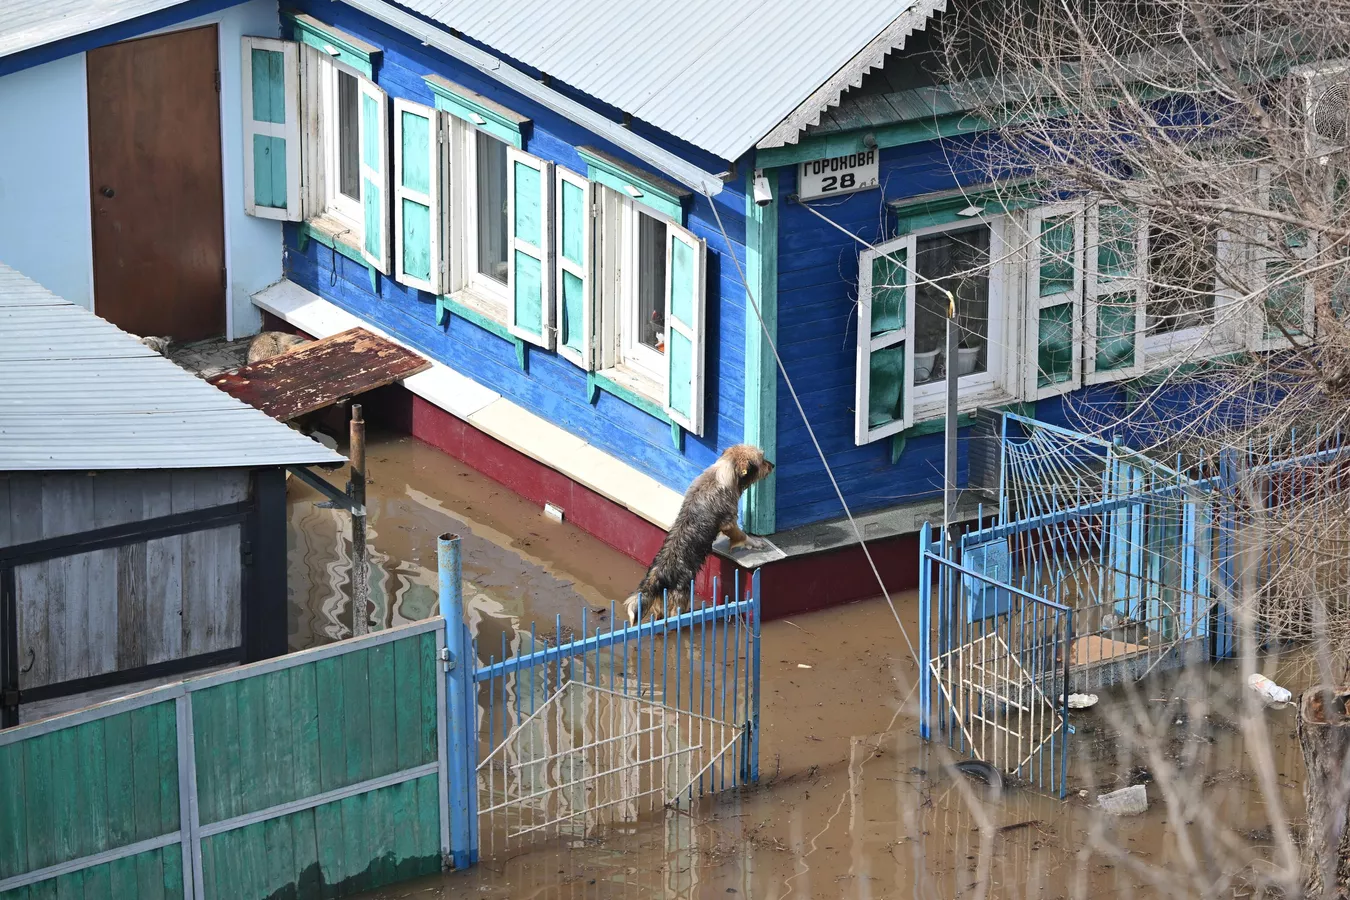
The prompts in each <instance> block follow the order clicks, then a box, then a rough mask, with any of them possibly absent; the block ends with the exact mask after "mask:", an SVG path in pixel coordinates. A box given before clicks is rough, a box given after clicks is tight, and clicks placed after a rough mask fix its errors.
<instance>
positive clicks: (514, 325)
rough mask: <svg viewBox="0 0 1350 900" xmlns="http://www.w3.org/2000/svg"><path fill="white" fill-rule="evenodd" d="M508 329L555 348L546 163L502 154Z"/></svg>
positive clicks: (549, 188)
mask: <svg viewBox="0 0 1350 900" xmlns="http://www.w3.org/2000/svg"><path fill="white" fill-rule="evenodd" d="M506 173H507V174H506V223H507V232H508V239H507V242H506V246H507V248H508V253H509V256H510V258H509V259H508V261H507V267H506V294H507V327H508V328H509V329H510V331H511V333H512V334H514V335H515V336H516V337H519V338H523V339H524V340H527V341H529V342H530V343H532V344H538V345H539V346H541V347H546V348H550V349H551V348H552V347H553V269H552V260H551V255H552V247H553V239H552V231H553V211H552V209H551V208H550V205H549V198H550V196H551V195H552V183H553V173H552V171H551V167H550V164H549V163H547V162H545V161H544V160H542V159H539V158H537V157H534V156H530V155H529V154H528V153H523V152H521V151H520V150H517V149H516V148H514V147H508V148H507V150H506Z"/></svg>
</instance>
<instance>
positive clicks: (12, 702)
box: [0, 688, 19, 706]
mask: <svg viewBox="0 0 1350 900" xmlns="http://www.w3.org/2000/svg"><path fill="white" fill-rule="evenodd" d="M18 705H19V692H18V691H17V690H15V689H14V688H7V689H5V690H3V691H0V706H18Z"/></svg>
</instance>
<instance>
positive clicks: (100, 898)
mask: <svg viewBox="0 0 1350 900" xmlns="http://www.w3.org/2000/svg"><path fill="white" fill-rule="evenodd" d="M112 896H114V894H113V892H112V868H111V867H110V866H109V865H108V864H107V863H104V864H103V865H101V866H94V867H93V868H92V869H85V870H84V900H106V898H108V897H112Z"/></svg>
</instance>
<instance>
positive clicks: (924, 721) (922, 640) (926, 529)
mask: <svg viewBox="0 0 1350 900" xmlns="http://www.w3.org/2000/svg"><path fill="white" fill-rule="evenodd" d="M932 530H933V529H932V526H931V525H929V524H928V523H927V522H924V523H923V527H922V528H920V529H919V734H920V735H921V736H922V737H923V739H924V740H925V741H928V740H932V737H933V732H932V723H931V722H930V721H929V717H928V713H929V711H928V705H929V703H930V702H931V698H930V697H929V693H928V692H929V691H931V690H932V687H933V686H932V684H931V683H929V680H928V660H929V659H930V654H931V653H932V648H931V647H930V646H929V643H928V642H929V640H930V632H931V630H932V627H931V626H932V615H933V564H932V562H931V561H930V560H929V559H928V552H929V548H930V546H931V544H932V540H933V538H932Z"/></svg>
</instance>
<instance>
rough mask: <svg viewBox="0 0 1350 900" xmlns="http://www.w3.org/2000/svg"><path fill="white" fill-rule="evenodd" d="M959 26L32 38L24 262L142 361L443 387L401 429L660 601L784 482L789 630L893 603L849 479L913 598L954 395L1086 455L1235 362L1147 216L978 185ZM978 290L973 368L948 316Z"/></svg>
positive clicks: (333, 22) (722, 561)
mask: <svg viewBox="0 0 1350 900" xmlns="http://www.w3.org/2000/svg"><path fill="white" fill-rule="evenodd" d="M70 5H78V7H79V8H80V9H81V10H82V11H83V14H82V15H81V16H80V17H78V23H77V24H72V20H71V18H70V17H68V16H62V15H60V11H61V10H62V9H64V8H65V7H66V6H70ZM942 5H943V4H941V3H940V2H936V0H903V2H898V3H877V2H862V0H846V2H843V3H839V4H834V5H832V6H831V8H830V10H829V15H828V16H827V17H825V18H824V19H823V18H822V11H821V8H820V7H819V6H818V5H806V4H799V3H793V2H788V3H781V4H773V5H772V6H771V7H766V8H761V5H756V6H755V7H754V9H753V10H752V9H751V8H750V5H749V4H745V3H738V2H734V0H733V2H730V3H727V2H712V0H697V2H693V3H685V4H652V3H647V4H628V3H618V2H615V0H577V2H574V3H567V4H539V3H530V2H526V0H499V2H495V3H486V2H483V0H401V2H391V0H284V2H282V3H281V4H280V5H278V4H277V3H276V2H275V0H249V2H244V3H231V2H229V0H187V2H172V0H82V2H79V3H78V4H74V3H65V2H62V3H49V2H45V0H11V3H9V4H6V9H5V10H0V122H3V123H4V125H5V131H6V133H8V134H11V135H13V138H11V139H7V140H6V141H5V142H4V143H3V145H0V198H3V201H0V202H3V203H4V205H5V215H4V216H3V217H0V258H4V259H7V260H8V261H10V262H11V263H12V264H14V265H16V266H19V267H20V268H24V269H25V270H26V271H28V272H30V273H31V274H32V275H33V276H34V277H35V278H37V280H39V281H42V282H44V283H46V284H47V286H49V287H51V288H52V289H53V290H58V292H61V293H63V294H64V295H65V296H68V297H71V298H72V299H74V300H76V301H77V302H83V303H85V304H86V305H90V306H92V308H93V309H94V310H95V312H97V313H99V314H100V315H104V316H105V317H108V318H110V319H112V320H113V321H115V322H117V323H118V324H121V325H123V326H124V327H127V328H128V329H129V330H133V331H137V332H139V333H157V334H170V335H172V336H174V337H176V338H180V339H192V338H194V337H201V336H206V335H207V334H212V333H215V334H219V333H225V334H228V335H230V336H240V335H246V334H249V333H252V332H253V331H255V330H257V329H258V328H259V327H261V326H262V325H263V324H264V322H267V323H270V324H271V326H272V327H285V328H289V329H292V330H296V331H300V332H304V333H307V334H311V335H314V336H320V337H321V336H326V335H328V334H332V333H335V332H337V331H340V330H342V329H345V328H347V327H350V326H351V325H353V324H362V325H364V326H365V327H367V328H371V329H373V330H376V331H378V332H380V333H382V334H385V335H387V336H389V337H391V338H393V339H394V340H396V341H398V342H400V343H403V344H405V345H407V346H409V347H412V348H415V349H416V350H417V351H418V352H420V353H422V354H423V355H425V356H426V357H427V358H428V359H431V360H433V361H434V365H433V367H432V369H431V370H429V371H426V372H423V373H420V374H418V375H415V376H413V377H411V378H409V379H407V380H406V381H405V382H404V383H403V385H402V390H401V392H397V393H395V394H394V395H391V397H390V398H389V399H388V402H387V404H386V408H385V409H383V410H380V411H378V412H379V413H380V414H382V415H383V416H384V417H385V418H386V420H387V421H391V422H395V423H397V424H399V425H400V426H401V427H403V428H406V429H407V430H408V431H409V432H410V433H412V434H414V435H416V436H418V437H420V438H422V439H424V440H426V441H429V442H431V443H433V444H435V445H437V446H439V447H441V448H442V449H444V450H445V451H446V452H449V453H451V454H453V455H455V456H457V457H459V458H461V459H463V460H465V461H467V462H468V463H470V464H471V465H474V466H475V467H477V468H479V469H480V470H482V471H484V472H485V473H487V474H489V475H491V476H492V477H494V478H496V479H497V480H499V481H501V482H502V483H504V484H506V485H508V486H509V487H511V488H512V489H514V490H516V491H518V492H520V493H521V494H523V495H525V496H527V497H529V498H531V499H533V500H535V501H537V502H540V503H541V504H542V503H544V502H548V503H552V504H554V505H555V506H557V507H560V508H562V510H563V512H564V515H565V517H566V518H567V519H568V520H569V521H572V522H574V523H576V524H577V525H579V526H580V527H582V528H584V529H586V530H588V531H590V532H592V533H594V534H596V535H597V536H599V537H600V538H602V539H604V540H605V541H607V542H608V543H610V544H612V545H613V546H615V547H618V548H620V549H621V550H623V551H625V552H627V553H629V554H631V555H632V556H633V557H635V558H637V559H639V560H641V561H643V562H646V561H648V560H650V558H651V556H652V555H653V554H654V552H655V549H656V547H657V545H658V544H659V542H660V540H661V538H662V536H663V533H664V529H665V528H668V527H669V525H670V523H671V522H672V521H673V519H674V515H675V512H676V510H677V509H678V506H679V502H680V498H681V495H682V493H683V491H684V489H685V488H686V487H687V486H688V484H689V483H690V481H691V480H692V479H693V478H694V476H695V475H696V474H697V473H698V472H699V471H700V470H702V469H703V468H704V467H706V466H707V465H709V464H710V463H711V462H712V461H713V460H714V459H715V458H716V457H717V455H718V454H719V453H720V452H721V451H722V450H723V449H725V448H726V447H728V446H730V445H732V444H735V443H739V442H742V441H745V442H750V443H754V444H758V445H760V446H762V447H764V449H765V451H766V453H767V454H768V456H769V457H770V458H771V459H773V460H774V461H775V462H776V463H777V466H778V468H777V472H776V473H775V475H774V476H773V477H772V478H770V479H769V480H767V481H766V482H765V483H763V484H761V485H759V486H757V487H756V488H754V489H753V490H752V491H751V492H750V493H749V495H748V496H747V498H746V504H745V512H744V515H745V519H746V524H747V527H748V529H749V530H750V531H752V532H754V533H758V534H763V535H766V536H768V538H769V541H770V543H771V549H770V550H768V551H766V552H764V553H759V554H753V555H751V556H741V557H739V558H736V559H734V560H733V559H732V558H731V557H720V558H719V561H718V562H717V563H716V564H714V565H713V566H712V567H711V568H710V570H709V574H717V573H720V574H722V575H724V576H725V575H730V574H731V572H732V571H733V570H734V568H735V567H736V565H737V564H740V565H743V566H744V565H751V564H762V565H764V566H765V567H766V568H765V569H764V571H765V576H764V577H765V597H766V604H767V605H768V608H769V609H771V610H772V611H774V612H780V613H781V612H785V611H790V610H793V609H800V608H804V607H807V606H819V605H825V604H828V603H832V602H842V601H846V600H850V599H855V598H857V597H861V596H867V595H870V594H874V593H875V581H874V580H873V578H872V575H871V573H870V570H868V569H867V568H866V567H865V566H864V565H862V563H861V556H860V555H859V552H858V547H857V536H856V533H855V532H854V530H853V529H852V527H851V526H849V525H848V524H847V522H846V521H844V520H843V519H842V517H843V513H844V510H843V508H842V506H841V505H840V502H839V499H838V497H837V496H836V494H835V488H834V486H833V485H832V483H831V480H830V477H829V475H828V474H827V472H826V469H825V467H824V466H823V465H822V463H821V460H820V458H819V456H818V454H817V450H816V442H817V441H818V442H819V446H820V449H821V451H823V453H824V455H825V457H826V459H827V460H828V462H829V466H830V468H831V469H832V471H833V474H834V477H835V478H836V479H837V482H838V486H839V489H840V490H841V491H842V493H843V496H844V498H845V499H846V501H847V502H848V504H849V507H850V509H851V510H852V511H853V512H854V513H855V514H856V515H857V516H858V523H859V527H860V529H861V530H862V532H863V536H864V537H865V538H866V539H868V540H869V542H871V541H873V540H876V541H878V542H880V543H879V544H878V545H877V550H876V552H875V554H874V555H875V556H876V557H877V559H878V562H879V564H880V565H881V567H882V573H883V575H885V576H886V577H887V578H888V580H889V583H890V584H891V586H893V587H895V588H900V587H904V586H912V585H913V584H914V583H915V578H916V577H917V562H916V554H915V552H914V547H915V539H914V535H915V533H916V532H917V530H918V528H919V526H920V524H921V523H922V522H923V521H924V520H925V519H926V518H929V517H931V516H933V515H934V514H935V512H936V511H937V510H939V509H940V505H939V503H938V502H936V500H935V498H937V497H938V494H939V492H940V488H941V483H942V448H941V433H940V432H941V430H942V428H943V413H944V396H945V384H946V379H947V377H948V372H949V371H950V372H955V373H956V377H958V378H959V403H960V410H961V412H962V415H963V419H964V418H965V417H966V416H968V415H970V414H972V413H974V411H975V410H976V409H977V408H984V407H994V408H999V407H1004V408H1010V407H1013V408H1017V409H1020V410H1024V411H1026V410H1029V411H1034V412H1035V414H1038V415H1042V416H1044V417H1049V418H1052V419H1053V418H1054V417H1055V416H1056V415H1057V413H1056V409H1057V408H1058V405H1059V404H1060V403H1061V402H1062V397H1063V396H1065V395H1066V394H1070V393H1073V392H1076V391H1079V390H1083V389H1090V387H1091V386H1093V385H1097V384H1102V383H1108V382H1113V381H1117V380H1120V379H1123V378H1128V377H1132V376H1134V375H1136V374H1138V373H1139V372H1140V371H1142V369H1143V368H1144V366H1145V365H1146V364H1151V363H1152V362H1155V361H1157V360H1158V359H1163V358H1166V357H1167V356H1168V355H1169V354H1176V353H1180V352H1186V353H1189V354H1192V355H1193V354H1194V352H1195V349H1196V342H1197V341H1202V340H1203V341H1207V342H1210V343H1214V342H1216V340H1217V341H1218V342H1219V343H1222V340H1223V339H1222V338H1220V339H1216V338H1215V337H1214V332H1213V330H1212V329H1207V328H1203V327H1201V326H1202V325H1203V324H1204V323H1206V322H1209V321H1212V319H1213V317H1214V310H1213V305H1212V304H1211V305H1210V306H1209V307H1207V308H1199V307H1197V308H1196V309H1195V310H1193V311H1192V312H1193V315H1191V316H1190V318H1187V317H1175V318H1174V319H1173V321H1175V322H1177V323H1179V324H1178V325H1177V327H1175V328H1170V327H1169V328H1168V329H1166V330H1159V329H1153V330H1152V331H1151V332H1150V329H1149V328H1147V327H1145V325H1144V323H1145V321H1146V320H1147V319H1148V316H1149V311H1148V303H1149V301H1148V298H1147V297H1145V296H1143V292H1142V291H1141V290H1136V288H1135V287H1134V285H1135V284H1136V282H1137V281H1138V279H1134V280H1132V273H1133V271H1134V270H1133V269H1132V267H1134V266H1138V265H1144V264H1147V262H1146V254H1145V255H1144V257H1143V258H1142V259H1141V258H1140V255H1139V254H1137V253H1135V252H1134V250H1135V249H1137V248H1138V247H1141V246H1142V244H1140V243H1138V242H1139V241H1140V240H1141V238H1140V237H1139V236H1138V234H1137V229H1133V228H1132V226H1131V225H1129V223H1127V222H1124V220H1122V219H1121V218H1120V217H1118V216H1115V214H1114V212H1113V211H1112V210H1110V209H1108V208H1088V207H1087V206H1085V205H1082V204H1073V203H1060V202H1050V201H1045V202H1040V201H1037V200H1036V199H1035V198H1034V197H1033V196H1031V195H1027V196H1026V197H1024V198H1023V199H1022V200H1021V201H1019V202H1017V203H1011V202H1008V201H1007V200H1006V197H1007V196H1009V192H1008V191H1006V190H1000V191H997V192H995V191H990V190H989V188H990V187H991V186H989V185H981V184H979V183H978V175H977V171H976V167H975V166H974V165H973V164H972V165H966V164H965V159H966V158H967V156H968V154H969V152H970V149H969V148H970V146H971V140H972V138H973V137H974V138H975V139H978V135H974V134H973V133H974V132H977V131H978V130H979V128H980V127H981V123H980V122H979V121H978V120H977V119H975V118H973V117H970V116H967V115H965V114H964V112H965V111H964V110H963V109H961V108H960V105H959V104H958V103H956V102H955V100H954V99H953V95H952V94H950V93H948V92H944V91H942V90H940V89H937V88H935V87H934V78H933V76H932V74H931V73H930V72H929V71H928V70H927V66H926V64H925V59H927V58H930V57H931V53H929V52H928V51H931V50H932V47H931V46H930V44H931V42H932V38H931V37H930V36H929V34H928V33H927V32H925V31H924V28H925V26H926V25H927V24H928V20H929V18H930V17H931V16H933V15H935V14H937V15H940V14H941V12H940V9H939V7H941V6H942ZM203 29H205V32H204V33H202V34H201V35H200V41H199V45H200V46H199V47H198V48H197V49H196V50H194V45H189V44H186V43H184V44H182V45H181V46H173V45H172V42H174V41H186V40H187V39H186V38H185V37H184V35H186V34H195V33H198V32H201V30H203ZM650 34H661V35H663V36H664V37H665V39H663V40H661V41H657V42H653V41H650V40H635V39H634V38H635V37H637V36H640V35H650ZM157 42H169V43H167V44H165V45H164V46H162V47H161V46H157ZM201 48H204V49H201ZM199 51H200V52H206V51H209V54H208V56H209V61H210V63H211V64H210V65H206V64H200V63H195V64H188V63H187V62H184V60H189V59H194V58H195V57H193V54H194V53H197V52H199ZM156 85H158V87H156ZM110 110H111V111H112V112H114V113H115V114H114V115H111V116H110V115H107V114H106V113H107V112H109V111H110ZM20 122H23V123H36V125H32V126H28V125H26V127H23V128H19V127H17V124H18V123H20ZM184 122H193V123H197V124H198V125H199V127H197V129H196V131H193V132H192V133H190V134H185V133H184V131H185V129H184V128H182V127H179V125H180V124H181V123H184ZM212 122H214V123H215V126H214V128H213V127H212V125H211V123H212ZM203 130H204V134H205V136H204V137H203ZM128 142H130V143H128ZM208 145H209V146H208ZM128 146H132V147H135V148H137V149H136V152H135V153H128V152H127V151H126V150H125V148H126V147H128ZM207 151H209V152H207ZM147 161H148V162H150V163H151V164H148V165H147V164H146V163H147ZM217 169H218V171H217ZM14 173H24V174H22V175H16V174H14ZM34 176H36V177H34ZM55 195H59V196H55ZM1000 198H1004V199H1000ZM203 210H205V212H203ZM35 224H37V225H40V226H41V229H39V228H35V227H34V225H35ZM40 231H41V236H39V232H40ZM1099 236H1105V237H1103V238H1100V240H1099ZM1099 243H1100V244H1101V245H1103V246H1107V245H1109V251H1110V252H1108V253H1105V254H1103V253H1100V252H1097V253H1093V252H1086V251H1085V249H1084V248H1085V247H1097V246H1098V245H1099ZM956 272H966V273H972V272H973V273H974V275H973V277H966V278H963V279H962V280H961V283H962V287H961V292H962V296H961V297H960V298H959V300H960V304H961V309H962V314H961V315H962V324H963V327H964V328H965V333H966V334H967V336H968V339H967V341H966V342H965V343H966V345H964V346H962V347H961V348H960V350H959V351H958V358H957V359H955V360H952V361H947V360H944V359H943V358H942V357H943V355H944V354H943V352H942V350H941V334H942V329H943V328H944V315H945V302H946V301H945V299H944V298H943V297H942V295H941V292H940V291H937V290H936V289H934V288H933V287H932V285H931V284H928V283H927V282H928V281H930V280H934V281H939V282H941V281H942V279H943V278H945V277H950V276H952V275H953V274H954V273H956ZM916 273H917V274H916ZM1220 293H1221V291H1220V290H1219V288H1218V286H1216V288H1215V293H1214V297H1215V298H1216V299H1215V301H1214V302H1218V300H1217V298H1218V297H1219V295H1220ZM1108 298H1110V299H1111V300H1112V302H1110V303H1107V302H1105V301H1106V300H1107V299H1108ZM1122 298H1125V299H1124V300H1122ZM1232 341H1233V342H1234V343H1235V344H1236V345H1241V344H1242V343H1243V336H1242V335H1240V334H1234V335H1232ZM1205 349H1206V352H1208V350H1211V349H1212V350H1213V351H1214V352H1219V351H1221V350H1223V349H1225V348H1224V347H1220V346H1218V344H1217V343H1216V344H1215V346H1213V347H1212V348H1209V347H1207V348H1205ZM779 360H781V366H782V368H781V370H780V367H779V364H778V361H779ZM785 373H786V375H785ZM789 382H790V383H789ZM808 422H809V426H810V427H809V428H808ZM964 435H965V432H963V436H964ZM963 447H964V445H963ZM964 460H965V452H964V449H963V451H962V465H963V472H962V477H963V478H964ZM939 514H940V513H939Z"/></svg>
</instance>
